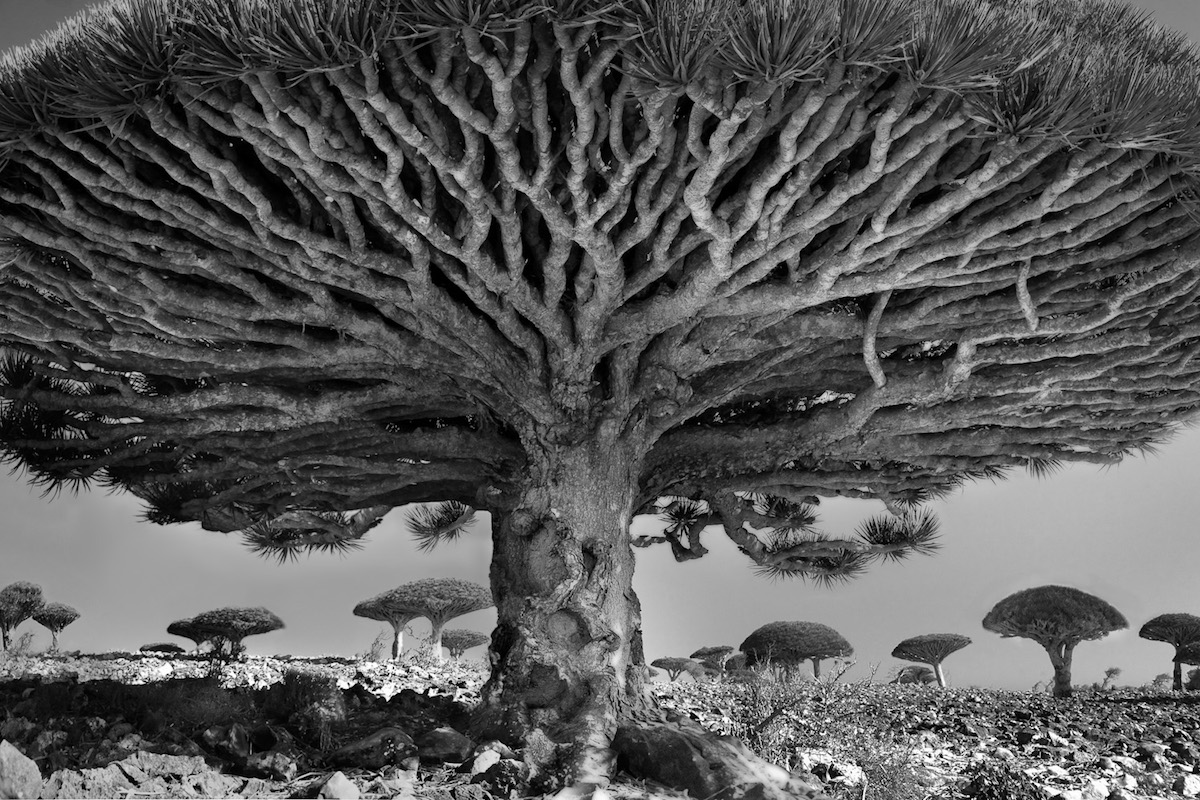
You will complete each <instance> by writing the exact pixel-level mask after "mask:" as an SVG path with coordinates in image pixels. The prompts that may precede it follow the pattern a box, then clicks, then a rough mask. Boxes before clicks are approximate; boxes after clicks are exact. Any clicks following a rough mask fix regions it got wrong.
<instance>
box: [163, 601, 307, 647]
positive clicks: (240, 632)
mask: <svg viewBox="0 0 1200 800" xmlns="http://www.w3.org/2000/svg"><path fill="white" fill-rule="evenodd" d="M187 622H188V624H189V625H191V627H192V628H194V629H195V631H196V632H197V633H201V634H206V635H207V636H208V637H209V638H210V639H211V640H212V641H214V642H222V643H225V642H228V644H229V655H230V656H232V657H234V658H239V657H241V656H243V655H245V653H246V645H244V644H243V643H242V639H245V638H246V637H247V636H255V635H257V634H261V633H270V632H271V631H277V630H281V629H282V628H283V627H284V625H283V620H281V619H280V618H279V617H277V616H275V614H274V613H272V612H271V611H269V610H267V609H265V608H262V607H261V606H260V607H256V608H216V609H213V610H212V611H205V612H203V613H200V614H197V615H196V616H194V617H192V618H191V619H190V620H188V621H187ZM167 632H168V633H170V632H171V631H170V629H169V628H168V630H167ZM180 635H183V634H180ZM219 649H220V645H218V646H217V647H216V650H218V651H219Z"/></svg>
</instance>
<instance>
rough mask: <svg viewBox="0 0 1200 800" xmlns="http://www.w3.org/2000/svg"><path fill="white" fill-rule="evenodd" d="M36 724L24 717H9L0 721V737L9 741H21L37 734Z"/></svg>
mask: <svg viewBox="0 0 1200 800" xmlns="http://www.w3.org/2000/svg"><path fill="white" fill-rule="evenodd" d="M37 729H38V726H37V725H35V724H34V723H32V722H30V721H29V720H27V719H25V717H9V718H8V719H6V720H4V721H3V722H0V739H4V740H5V741H7V742H9V743H14V742H15V743H18V744H19V743H22V742H25V741H26V740H28V739H32V738H33V737H34V736H36V735H37V733H36V731H37Z"/></svg>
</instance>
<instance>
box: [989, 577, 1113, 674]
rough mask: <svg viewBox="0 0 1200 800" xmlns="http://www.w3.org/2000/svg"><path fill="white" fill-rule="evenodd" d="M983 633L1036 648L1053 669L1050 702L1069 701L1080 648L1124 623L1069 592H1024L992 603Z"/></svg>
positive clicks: (1096, 601)
mask: <svg viewBox="0 0 1200 800" xmlns="http://www.w3.org/2000/svg"><path fill="white" fill-rule="evenodd" d="M983 627H984V628H986V629H987V630H989V631H992V632H993V633H998V634H1000V635H1001V636H1003V637H1005V638H1010V637H1015V636H1020V637H1022V638H1024V639H1032V640H1033V641H1035V642H1037V643H1038V644H1040V645H1041V646H1042V647H1043V648H1044V649H1045V651H1046V653H1047V654H1048V655H1049V656H1050V663H1051V665H1053V667H1054V696H1055V697H1070V696H1071V657H1072V655H1073V654H1074V652H1075V647H1076V645H1078V644H1079V643H1080V642H1083V641H1089V640H1095V639H1103V638H1104V637H1105V636H1107V635H1108V634H1110V633H1111V632H1113V631H1115V630H1121V629H1122V628H1128V627H1129V623H1128V622H1127V621H1126V620H1125V617H1124V616H1122V614H1121V612H1120V611H1117V610H1116V609H1115V608H1113V607H1112V606H1111V605H1109V604H1108V603H1106V602H1105V601H1103V600H1101V599H1100V598H1099V597H1096V596H1095V595H1091V594H1088V593H1087V592H1082V591H1080V590H1078V589H1072V588H1071V587H1069V586H1038V587H1036V588H1033V589H1025V590H1023V591H1020V592H1016V593H1015V594H1011V595H1009V596H1008V597H1006V598H1004V599H1003V600H1001V601H1000V602H999V603H996V605H995V606H993V607H992V610H991V611H989V612H988V613H987V616H986V617H984V618H983Z"/></svg>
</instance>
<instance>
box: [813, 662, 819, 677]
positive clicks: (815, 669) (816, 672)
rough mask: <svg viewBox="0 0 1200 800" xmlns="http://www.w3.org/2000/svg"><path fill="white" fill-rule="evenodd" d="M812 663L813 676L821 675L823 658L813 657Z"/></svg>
mask: <svg viewBox="0 0 1200 800" xmlns="http://www.w3.org/2000/svg"><path fill="white" fill-rule="evenodd" d="M812 665H813V678H819V677H821V659H819V658H814V659H812Z"/></svg>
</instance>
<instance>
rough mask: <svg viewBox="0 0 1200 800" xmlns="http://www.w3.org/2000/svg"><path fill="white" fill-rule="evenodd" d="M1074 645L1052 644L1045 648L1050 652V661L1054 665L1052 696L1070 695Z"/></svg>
mask: <svg viewBox="0 0 1200 800" xmlns="http://www.w3.org/2000/svg"><path fill="white" fill-rule="evenodd" d="M1074 651H1075V646H1074V645H1071V644H1062V643H1058V644H1054V645H1051V646H1050V647H1047V648H1046V652H1047V653H1049V654H1050V663H1051V664H1052V665H1053V666H1054V696H1055V697H1070V696H1071V656H1072V654H1073V653H1074Z"/></svg>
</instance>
